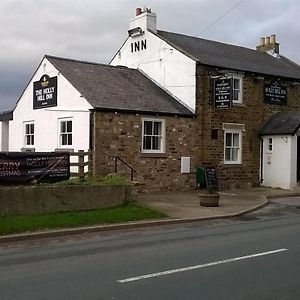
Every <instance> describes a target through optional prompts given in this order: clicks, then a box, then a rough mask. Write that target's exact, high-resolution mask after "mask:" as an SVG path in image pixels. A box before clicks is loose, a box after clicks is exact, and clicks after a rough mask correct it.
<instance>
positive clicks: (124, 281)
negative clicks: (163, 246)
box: [117, 248, 288, 283]
mask: <svg viewBox="0 0 300 300" xmlns="http://www.w3.org/2000/svg"><path fill="white" fill-rule="evenodd" d="M287 250H288V249H285V248H282V249H277V250H272V251H267V252H261V253H255V254H250V255H245V256H240V257H234V258H229V259H224V260H219V261H215V262H210V263H206V264H203V265H196V266H190V267H185V268H179V269H173V270H168V271H163V272H157V273H151V274H146V275H140V276H136V277H130V278H126V279H120V280H117V282H119V283H127V282H132V281H138V280H142V279H149V278H153V277H159V276H164V275H170V274H174V273H179V272H186V271H191V270H196V269H201V268H208V267H212V266H216V265H220V264H226V263H230V262H234V261H238V260H245V259H250V258H255V257H259V256H264V255H270V254H275V253H279V252H283V251H287Z"/></svg>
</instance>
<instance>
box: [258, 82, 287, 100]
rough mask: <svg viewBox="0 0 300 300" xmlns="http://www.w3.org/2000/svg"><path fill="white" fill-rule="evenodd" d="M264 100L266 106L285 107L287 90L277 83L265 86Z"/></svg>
mask: <svg viewBox="0 0 300 300" xmlns="http://www.w3.org/2000/svg"><path fill="white" fill-rule="evenodd" d="M264 99H265V102H266V103H268V104H278V105H287V88H286V87H284V86H282V85H280V84H279V83H278V82H272V83H270V84H265V85H264Z"/></svg>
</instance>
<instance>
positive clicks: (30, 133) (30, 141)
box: [24, 122, 34, 147]
mask: <svg viewBox="0 0 300 300" xmlns="http://www.w3.org/2000/svg"><path fill="white" fill-rule="evenodd" d="M24 129H25V134H24V145H25V147H28V146H33V145H34V123H33V122H27V123H24Z"/></svg>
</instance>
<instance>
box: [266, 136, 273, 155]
mask: <svg viewBox="0 0 300 300" xmlns="http://www.w3.org/2000/svg"><path fill="white" fill-rule="evenodd" d="M267 152H269V153H272V152H273V138H270V137H268V143H267Z"/></svg>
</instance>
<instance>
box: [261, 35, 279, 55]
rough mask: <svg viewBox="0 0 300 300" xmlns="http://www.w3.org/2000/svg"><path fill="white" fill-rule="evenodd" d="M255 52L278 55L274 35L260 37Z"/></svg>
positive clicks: (277, 46)
mask: <svg viewBox="0 0 300 300" xmlns="http://www.w3.org/2000/svg"><path fill="white" fill-rule="evenodd" d="M256 50H257V51H261V52H268V53H270V54H279V43H277V42H276V35H275V34H272V35H271V36H267V37H261V38H260V44H259V45H258V46H257V47H256Z"/></svg>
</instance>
